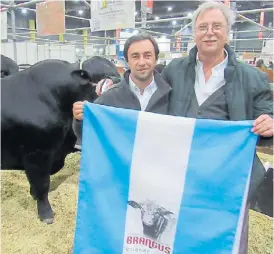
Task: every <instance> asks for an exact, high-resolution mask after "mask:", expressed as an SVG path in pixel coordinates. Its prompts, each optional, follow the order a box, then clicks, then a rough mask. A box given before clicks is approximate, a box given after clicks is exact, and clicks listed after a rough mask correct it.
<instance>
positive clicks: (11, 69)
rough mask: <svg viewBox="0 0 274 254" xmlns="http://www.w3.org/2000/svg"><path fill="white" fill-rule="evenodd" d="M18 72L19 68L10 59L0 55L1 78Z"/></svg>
mask: <svg viewBox="0 0 274 254" xmlns="http://www.w3.org/2000/svg"><path fill="white" fill-rule="evenodd" d="M18 71H19V66H18V65H17V63H16V62H14V61H13V60H12V59H10V58H8V57H6V56H3V55H1V78H3V77H6V76H10V75H12V74H14V73H16V72H18Z"/></svg>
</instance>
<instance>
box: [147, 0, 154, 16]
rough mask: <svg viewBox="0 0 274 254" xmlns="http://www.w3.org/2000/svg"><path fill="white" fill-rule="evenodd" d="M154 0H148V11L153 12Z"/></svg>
mask: <svg viewBox="0 0 274 254" xmlns="http://www.w3.org/2000/svg"><path fill="white" fill-rule="evenodd" d="M153 3H154V0H146V7H147V8H146V9H147V13H150V14H152V10H153Z"/></svg>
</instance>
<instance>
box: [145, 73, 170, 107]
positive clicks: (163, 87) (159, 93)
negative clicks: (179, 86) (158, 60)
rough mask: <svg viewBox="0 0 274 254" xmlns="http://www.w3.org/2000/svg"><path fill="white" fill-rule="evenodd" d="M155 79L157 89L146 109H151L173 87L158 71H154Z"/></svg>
mask: <svg viewBox="0 0 274 254" xmlns="http://www.w3.org/2000/svg"><path fill="white" fill-rule="evenodd" d="M154 80H155V83H156V85H157V90H156V91H155V92H154V94H153V95H152V96H151V98H150V100H149V102H148V105H147V107H146V111H150V110H151V109H152V108H153V106H154V105H155V104H156V103H157V102H158V101H159V100H160V99H161V98H162V97H164V96H166V95H167V94H168V93H169V92H170V91H171V90H172V89H171V87H170V85H169V84H168V83H167V82H165V80H164V79H163V78H162V77H161V76H160V75H159V74H158V73H157V72H154Z"/></svg>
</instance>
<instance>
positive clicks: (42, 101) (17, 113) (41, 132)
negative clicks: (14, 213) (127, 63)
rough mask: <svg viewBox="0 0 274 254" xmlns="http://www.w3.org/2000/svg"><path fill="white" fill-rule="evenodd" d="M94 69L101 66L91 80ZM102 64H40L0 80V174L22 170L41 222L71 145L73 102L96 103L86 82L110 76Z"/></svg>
mask: <svg viewBox="0 0 274 254" xmlns="http://www.w3.org/2000/svg"><path fill="white" fill-rule="evenodd" d="M95 65H96V67H98V66H99V67H100V66H101V70H100V72H99V71H97V73H96V75H95V74H94V73H93V70H92V68H93V67H94V66H95ZM105 65H106V64H105V60H103V61H100V59H99V58H96V61H95V59H93V58H91V59H88V60H86V61H85V62H84V65H83V69H82V70H81V69H80V64H79V63H75V64H70V63H68V62H66V61H61V60H45V61H42V62H39V63H37V64H35V65H33V66H32V67H30V68H29V69H27V70H24V71H21V72H18V73H16V74H14V75H12V76H9V77H6V78H4V79H2V84H1V100H2V107H1V135H2V151H1V153H2V154H1V169H24V170H25V172H26V175H27V178H28V180H29V183H30V194H31V195H32V196H33V197H34V198H35V199H36V200H37V209H38V214H39V217H40V219H41V220H42V221H44V222H46V223H52V222H53V211H52V209H51V206H50V204H49V201H48V191H49V185H50V175H52V174H54V173H56V172H58V171H59V170H60V169H61V168H62V167H63V166H64V160H65V157H66V155H67V154H68V153H70V152H72V151H73V149H74V145H75V142H76V137H75V136H74V133H73V130H72V119H73V115H72V106H73V103H74V102H75V101H77V100H83V99H86V100H89V101H90V102H92V101H93V100H95V99H96V97H97V95H96V93H95V87H94V86H93V85H92V84H91V83H94V82H96V81H97V79H102V78H105V77H106V76H109V74H111V75H112V74H113V73H112V72H110V70H109V69H108V70H107V72H104V67H105ZM94 69H96V68H95V67H94ZM94 76H96V79H95V78H92V77H94Z"/></svg>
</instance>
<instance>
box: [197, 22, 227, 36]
mask: <svg viewBox="0 0 274 254" xmlns="http://www.w3.org/2000/svg"><path fill="white" fill-rule="evenodd" d="M224 27H227V26H225V25H223V24H220V23H213V24H212V26H211V29H212V31H213V32H218V31H220V30H221V29H222V28H224ZM196 29H197V31H198V32H199V33H202V34H206V33H207V32H208V29H209V25H208V24H202V25H200V26H198V27H196Z"/></svg>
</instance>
